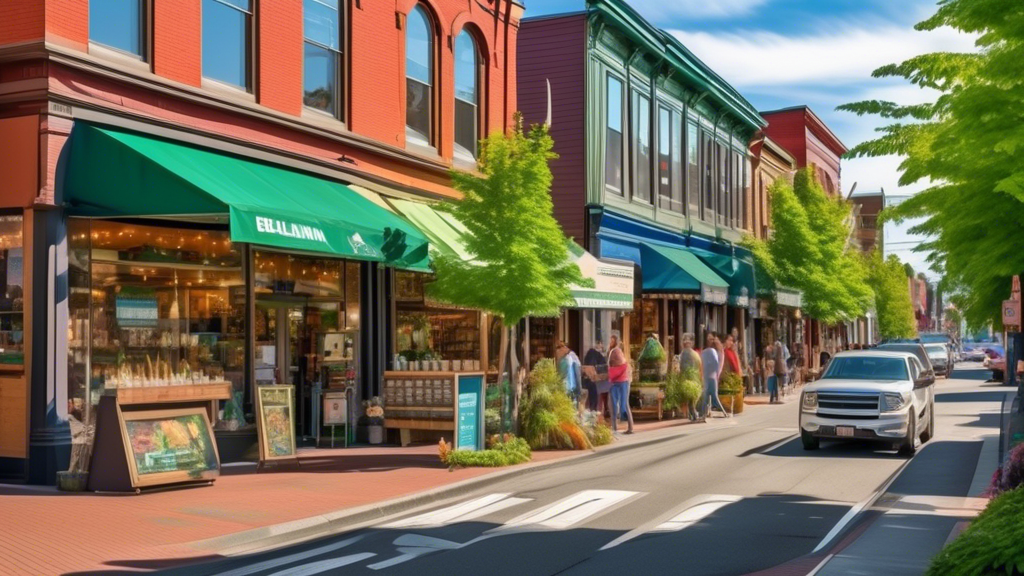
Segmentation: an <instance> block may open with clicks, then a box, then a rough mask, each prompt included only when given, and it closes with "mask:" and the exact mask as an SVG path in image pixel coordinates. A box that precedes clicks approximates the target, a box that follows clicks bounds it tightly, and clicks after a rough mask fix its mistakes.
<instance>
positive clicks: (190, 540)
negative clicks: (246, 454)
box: [0, 419, 725, 575]
mask: <svg viewBox="0 0 1024 576" xmlns="http://www.w3.org/2000/svg"><path fill="white" fill-rule="evenodd" d="M715 422H716V423H718V422H721V423H722V424H712V426H717V425H725V423H724V421H723V420H718V419H715ZM689 425H690V422H689V420H688V419H675V420H663V421H661V422H658V421H644V422H637V423H636V426H635V431H636V434H633V435H623V436H621V437H619V439H617V440H616V442H614V443H612V444H610V445H608V446H603V447H600V448H598V449H597V450H596V451H595V452H603V451H607V450H616V449H626V448H629V447H630V446H631V445H635V444H644V443H647V442H651V441H658V440H660V439H662V438H667V437H674V436H675V435H677V434H678V433H679V432H681V428H682V427H686V428H689ZM693 429H694V430H698V429H707V425H700V426H695V427H694V428H693ZM590 454H592V452H589V451H583V452H581V451H539V452H534V455H533V461H532V462H531V463H527V464H523V465H520V466H515V467H511V468H503V469H498V470H495V469H491V468H467V469H459V470H454V471H449V470H448V469H447V468H446V467H445V466H444V465H442V464H441V462H440V461H439V460H438V457H437V446H436V445H423V446H415V447H407V448H398V447H357V448H348V449H334V450H330V449H304V450H300V453H299V457H300V460H301V466H300V467H298V468H295V467H294V466H292V467H287V468H284V467H282V468H280V469H277V470H270V471H266V472H260V473H259V474H256V473H255V471H256V466H255V464H252V463H243V464H240V465H227V466H225V467H224V468H223V470H222V472H221V476H220V478H219V479H218V480H217V481H216V482H215V483H214V485H213V486H212V487H200V488H189V489H181V490H171V491H164V492H153V493H147V494H143V495H137V496H136V495H127V496H120V495H117V496H112V495H97V494H92V493H81V494H68V493H62V492H58V491H56V490H55V489H53V488H50V487H35V486H13V485H0V517H2V518H4V519H5V521H4V522H0V575H7V574H61V573H66V572H72V571H80V570H100V569H107V570H110V569H118V568H127V569H131V568H135V569H139V568H142V569H159V568H167V567H171V566H175V565H181V564H186V563H189V562H191V561H196V560H199V559H202V558H203V557H210V556H214V557H216V556H218V552H219V550H218V549H216V548H210V547H209V545H208V543H207V544H206V545H205V546H200V545H197V543H198V542H199V541H203V540H207V541H209V540H210V539H216V538H220V539H223V540H229V539H230V538H229V537H228V538H225V537H227V536H228V535H234V534H238V533H243V532H246V531H251V530H254V529H261V528H263V529H265V530H268V531H269V530H271V529H268V528H266V527H271V526H277V525H280V524H283V523H289V522H292V523H296V524H302V523H303V522H305V521H308V522H309V523H311V524H313V523H314V520H317V519H320V520H322V519H323V518H324V515H327V514H329V513H336V512H337V511H344V510H351V509H355V508H358V507H360V506H367V505H374V504H376V503H382V502H384V501H387V500H392V499H396V498H401V497H411V496H412V495H414V494H422V493H423V492H425V491H431V490H444V489H454V488H455V486H453V485H455V484H458V483H460V482H467V481H473V480H479V479H481V478H482V477H485V476H489V475H495V476H497V475H501V474H509V473H516V471H520V472H521V471H525V470H527V469H529V468H531V467H536V466H538V465H543V464H545V463H551V462H553V461H557V460H566V459H569V458H574V457H584V456H587V455H590ZM335 515H339V514H335ZM12 519H14V520H13V521H12ZM240 537H244V536H243V535H240Z"/></svg>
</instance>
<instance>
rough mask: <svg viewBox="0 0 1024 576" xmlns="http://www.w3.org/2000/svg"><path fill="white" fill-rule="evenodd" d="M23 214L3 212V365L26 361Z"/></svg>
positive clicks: (0, 254) (0, 271)
mask: <svg viewBox="0 0 1024 576" xmlns="http://www.w3.org/2000/svg"><path fill="white" fill-rule="evenodd" d="M23 242H24V238H23V236H22V216H20V215H17V216H15V215H11V216H0V287H3V290H4V293H3V297H2V298H0V365H2V366H11V365H16V366H22V365H24V364H25V353H24V350H25V332H24V330H25V317H24V305H25V276H24V253H23V248H24V243H23Z"/></svg>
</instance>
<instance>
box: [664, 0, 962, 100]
mask: <svg viewBox="0 0 1024 576" xmlns="http://www.w3.org/2000/svg"><path fill="white" fill-rule="evenodd" d="M707 4H713V2H711V1H708V2H707ZM832 30H835V32H830V33H827V34H817V35H812V36H783V35H781V34H777V33H774V32H766V31H751V32H742V33H737V32H732V33H725V34H711V33H708V32H690V31H685V30H671V31H670V32H671V33H672V34H674V35H675V36H676V37H677V38H678V39H679V40H680V41H681V42H683V44H685V45H686V47H687V48H689V49H690V50H691V51H693V53H694V54H696V55H697V56H698V57H699V58H701V59H702V60H703V61H704V62H705V63H707V64H708V65H709V66H710V67H711V68H712V69H713V70H715V72H717V73H718V74H719V75H721V76H722V77H723V78H725V79H726V81H728V82H730V83H732V84H733V85H734V86H736V87H737V88H740V89H743V88H749V87H758V88H764V87H768V86H793V85H801V84H817V85H819V86H822V85H824V86H827V85H828V84H829V83H837V82H838V83H849V82H863V81H865V80H869V79H870V77H871V72H872V71H873V70H875V69H876V68H878V67H879V66H882V65H885V64H890V63H894V62H901V61H903V60H906V59H907V58H911V57H913V56H917V55H919V54H924V53H927V52H947V51H963V52H966V51H972V50H974V37H973V36H969V35H967V34H961V33H959V32H957V31H955V30H952V29H940V30H936V31H933V32H918V31H915V30H913V29H912V28H909V27H902V26H895V25H892V24H887V25H878V26H870V27H864V28H850V27H849V26H839V27H837V28H832Z"/></svg>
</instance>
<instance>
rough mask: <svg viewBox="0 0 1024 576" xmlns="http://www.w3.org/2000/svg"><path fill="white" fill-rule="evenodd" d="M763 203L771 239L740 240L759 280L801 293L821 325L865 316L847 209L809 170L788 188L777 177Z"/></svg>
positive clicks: (866, 290) (865, 297)
mask: <svg viewBox="0 0 1024 576" xmlns="http://www.w3.org/2000/svg"><path fill="white" fill-rule="evenodd" d="M769 199H770V202H771V215H772V236H771V238H769V239H767V240H761V239H755V238H749V237H748V238H747V239H746V240H744V244H745V245H746V246H747V247H748V248H749V249H750V250H751V252H752V253H753V254H754V259H755V261H756V263H757V265H758V268H760V269H761V270H762V271H763V272H762V274H761V276H760V277H759V282H762V281H764V283H765V284H764V285H765V286H767V287H769V288H772V287H779V286H782V287H787V288H795V289H798V290H801V291H802V292H803V294H804V305H803V307H804V310H805V311H806V312H807V314H808V315H809V316H811V317H812V318H815V319H817V320H819V321H820V322H823V323H825V324H836V323H838V322H842V321H844V320H849V319H852V318H856V317H858V316H860V315H862V314H863V313H864V312H866V311H867V309H868V307H869V306H870V304H871V302H872V299H873V298H874V294H873V292H872V291H871V288H870V286H869V285H868V281H867V276H868V270H867V265H866V263H865V262H864V260H863V257H862V256H861V255H860V253H859V251H858V250H856V249H855V248H852V247H851V246H850V244H849V242H848V239H849V237H850V205H849V204H848V203H847V202H845V201H843V200H842V199H840V198H836V197H831V196H829V195H828V194H826V193H825V190H824V189H823V188H822V187H821V184H820V183H819V182H818V178H817V175H816V173H815V170H814V168H813V167H808V168H804V169H802V170H800V171H799V172H797V174H796V176H795V178H794V179H793V184H790V183H789V182H788V181H786V180H785V179H783V178H779V179H777V180H776V181H775V182H774V183H773V184H772V186H771V187H770V189H769Z"/></svg>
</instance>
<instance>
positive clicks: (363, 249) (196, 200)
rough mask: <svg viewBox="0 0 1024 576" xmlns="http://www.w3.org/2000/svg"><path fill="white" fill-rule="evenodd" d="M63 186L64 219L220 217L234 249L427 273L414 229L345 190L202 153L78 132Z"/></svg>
mask: <svg viewBox="0 0 1024 576" xmlns="http://www.w3.org/2000/svg"><path fill="white" fill-rule="evenodd" d="M65 182H66V184H65V187H64V189H65V200H66V201H67V202H68V203H69V204H70V212H71V214H73V215H79V216H90V217H180V218H195V217H200V216H207V217H208V216H224V215H226V216H228V222H229V223H230V227H231V240H232V241H235V242H250V243H253V244H259V245H263V246H271V247H276V248H285V249H289V250H299V251H303V252H313V253H319V254H327V255H332V256H339V257H343V258H353V259H358V260H370V261H376V262H383V263H385V264H388V265H393V266H397V267H399V268H404V269H409V270H424V271H425V270H429V269H430V268H429V260H428V242H427V239H426V237H424V236H423V234H421V233H420V231H419V230H417V229H416V227H415V226H412V225H410V224H409V223H408V222H405V221H404V220H402V219H401V218H400V217H399V216H397V215H395V214H392V213H390V212H388V211H386V210H384V209H382V208H380V207H379V206H375V205H374V204H373V203H372V202H370V201H369V200H366V199H365V198H364V197H362V196H360V195H359V194H357V193H355V192H354V191H352V190H351V189H349V188H348V187H347V186H345V185H344V184H341V183H339V182H335V181H333V180H328V179H325V178H321V177H317V176H313V175H310V174H306V173H302V172H297V171H294V170H289V169H286V168H281V167H278V166H273V165H269V164H263V163H260V162H256V161H252V160H245V159H242V158H238V157H235V156H230V155H227V154H222V153H219V152H214V151H211V150H207V149H203V148H197V147H192V146H187V145H184V144H178V143H173V142H170V141H166V140H161V139H157V138H152V137H148V136H143V135H139V134H134V133H129V132H122V131H120V130H112V129H109V128H99V127H97V126H93V125H90V124H83V123H78V124H76V126H75V128H74V130H73V131H72V135H71V155H70V159H69V168H68V172H67V175H66V177H65Z"/></svg>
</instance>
